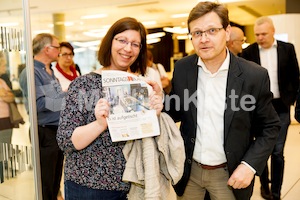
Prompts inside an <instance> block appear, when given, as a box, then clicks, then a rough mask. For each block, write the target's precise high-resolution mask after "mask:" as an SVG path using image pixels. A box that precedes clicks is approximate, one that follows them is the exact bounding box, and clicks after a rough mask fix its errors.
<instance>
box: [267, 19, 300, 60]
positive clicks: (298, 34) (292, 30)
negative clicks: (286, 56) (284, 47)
mask: <svg viewBox="0 0 300 200" xmlns="http://www.w3.org/2000/svg"><path fill="white" fill-rule="evenodd" d="M269 17H270V18H271V19H272V20H273V23H274V26H275V33H276V35H280V34H287V40H288V42H290V43H292V44H294V46H295V49H296V54H297V59H298V62H299V63H300V31H299V27H300V14H280V15H270V16H269ZM284 40H285V39H284Z"/></svg>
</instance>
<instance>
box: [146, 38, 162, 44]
mask: <svg viewBox="0 0 300 200" xmlns="http://www.w3.org/2000/svg"><path fill="white" fill-rule="evenodd" d="M157 42H160V38H153V39H147V44H153V43H157Z"/></svg>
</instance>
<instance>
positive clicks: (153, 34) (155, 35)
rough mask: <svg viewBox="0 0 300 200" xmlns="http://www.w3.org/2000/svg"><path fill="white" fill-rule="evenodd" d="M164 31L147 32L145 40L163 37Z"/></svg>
mask: <svg viewBox="0 0 300 200" xmlns="http://www.w3.org/2000/svg"><path fill="white" fill-rule="evenodd" d="M165 35H166V33H165V32H157V33H149V34H148V35H147V40H148V39H153V38H160V37H163V36H165Z"/></svg>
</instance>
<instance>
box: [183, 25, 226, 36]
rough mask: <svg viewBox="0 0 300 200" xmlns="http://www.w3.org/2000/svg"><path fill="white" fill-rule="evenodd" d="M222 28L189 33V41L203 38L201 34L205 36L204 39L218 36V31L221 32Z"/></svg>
mask: <svg viewBox="0 0 300 200" xmlns="http://www.w3.org/2000/svg"><path fill="white" fill-rule="evenodd" d="M222 29H223V27H222V28H210V29H208V30H205V31H194V32H190V33H188V35H189V37H190V39H192V38H201V37H202V36H203V34H205V36H206V37H213V36H215V35H217V34H218V32H219V31H220V30H222Z"/></svg>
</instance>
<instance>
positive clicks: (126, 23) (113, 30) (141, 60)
mask: <svg viewBox="0 0 300 200" xmlns="http://www.w3.org/2000/svg"><path fill="white" fill-rule="evenodd" d="M126 30H135V31H138V32H139V33H140V35H141V45H142V47H141V49H140V53H139V56H138V58H137V59H136V60H135V61H134V63H133V64H132V65H131V66H130V70H131V71H132V72H134V73H139V74H142V75H144V74H145V72H146V67H147V43H146V35H147V31H146V29H145V27H144V25H143V24H142V23H141V22H138V21H137V20H136V19H134V18H131V17H125V18H122V19H119V20H118V21H116V22H115V23H114V24H113V25H112V26H111V27H110V29H109V30H108V31H107V33H106V35H105V36H104V38H103V39H102V42H101V45H100V48H99V51H98V61H99V63H100V64H101V65H102V66H103V67H107V66H110V65H111V47H112V41H113V39H114V37H115V35H117V34H119V33H122V32H124V31H126Z"/></svg>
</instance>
